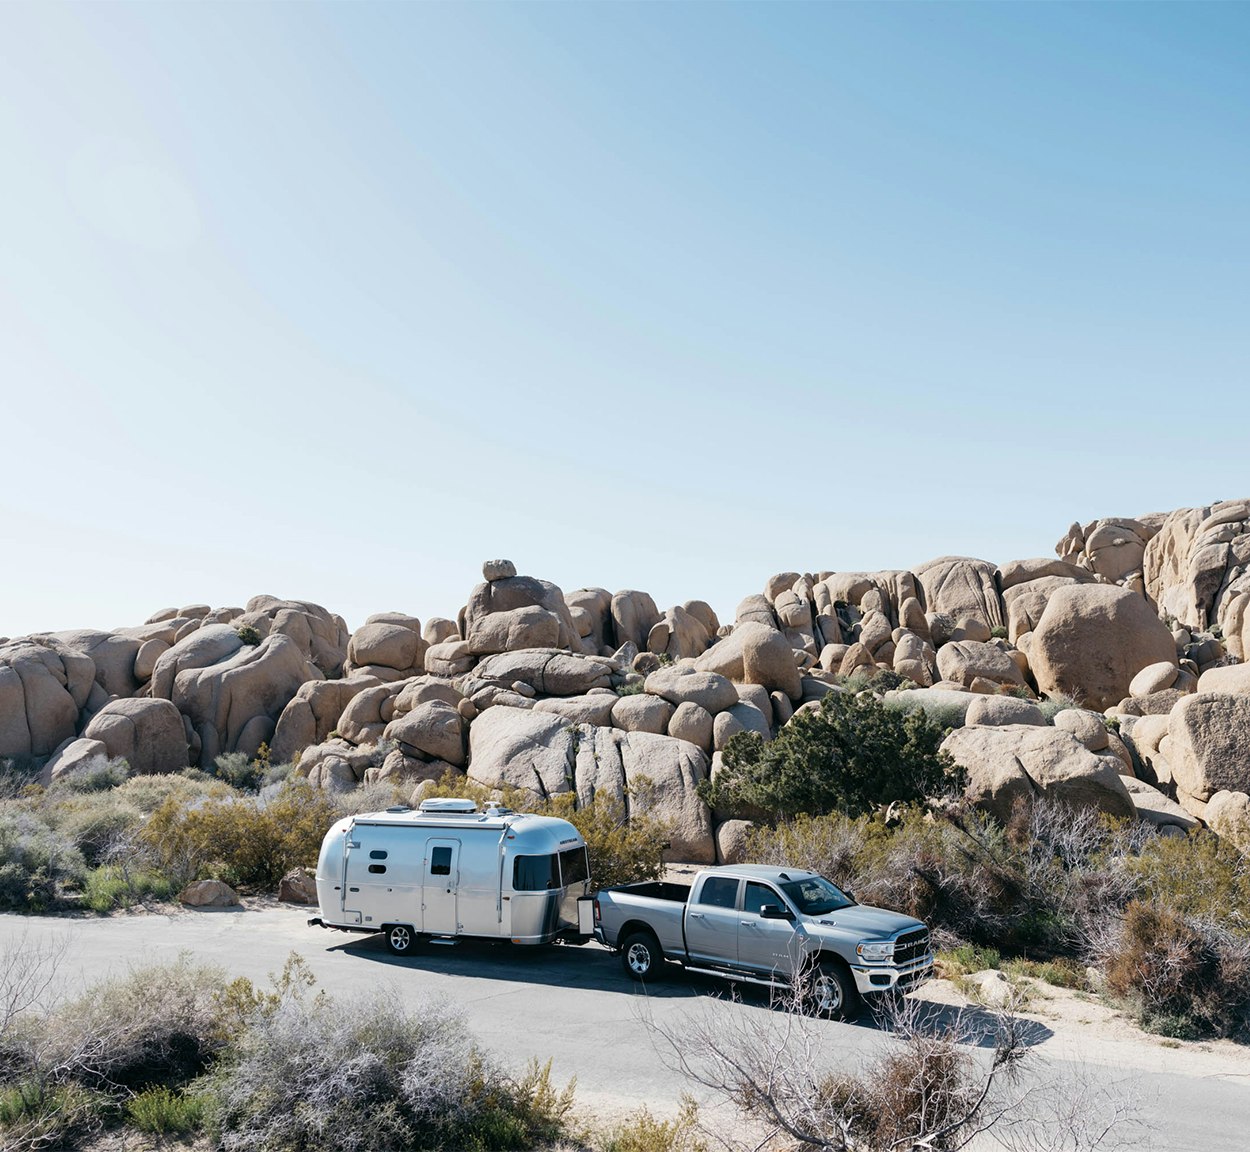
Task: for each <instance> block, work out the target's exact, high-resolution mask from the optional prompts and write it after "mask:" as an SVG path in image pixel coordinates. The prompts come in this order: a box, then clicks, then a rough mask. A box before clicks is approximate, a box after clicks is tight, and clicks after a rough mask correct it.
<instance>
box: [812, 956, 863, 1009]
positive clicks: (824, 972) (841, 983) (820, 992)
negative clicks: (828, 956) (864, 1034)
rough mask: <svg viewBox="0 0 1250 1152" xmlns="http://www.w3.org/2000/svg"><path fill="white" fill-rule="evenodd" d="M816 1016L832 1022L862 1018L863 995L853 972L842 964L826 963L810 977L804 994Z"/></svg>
mask: <svg viewBox="0 0 1250 1152" xmlns="http://www.w3.org/2000/svg"><path fill="white" fill-rule="evenodd" d="M803 995H804V1001H805V1007H806V1009H807V1011H808V1013H809V1014H810V1015H812V1016H823V1017H825V1018H826V1019H829V1020H854V1019H855V1018H856V1017H857V1016H858V1015H859V1009H860V999H859V991H858V990H857V989H856V987H855V979H854V977H852V976H851V971H850V969H849V968H847V966H846V965H845V964H843V963H842V962H841V961H840V960H823V961H821V962H820V963H818V964H815V965H814V966H813V967H812V970H811V972H810V973H808V979H807V987H806V988H805V989H804V992H803Z"/></svg>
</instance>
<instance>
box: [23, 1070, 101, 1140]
mask: <svg viewBox="0 0 1250 1152" xmlns="http://www.w3.org/2000/svg"><path fill="white" fill-rule="evenodd" d="M111 1111H112V1108H111V1102H110V1101H109V1099H108V1097H107V1096H105V1095H104V1094H102V1093H99V1092H93V1091H91V1090H90V1089H87V1088H84V1087H83V1086H82V1085H81V1084H72V1083H71V1084H52V1083H48V1082H46V1081H44V1080H41V1079H29V1080H21V1081H18V1082H15V1083H9V1084H6V1085H4V1086H2V1087H0V1147H2V1148H4V1150H5V1152H41V1150H44V1149H65V1148H73V1147H75V1145H77V1144H78V1143H80V1142H82V1141H84V1140H87V1139H89V1138H90V1137H91V1136H93V1135H94V1134H95V1133H97V1132H98V1131H99V1130H100V1129H101V1128H103V1127H104V1125H105V1124H106V1122H107V1121H108V1118H109V1115H110V1112H111Z"/></svg>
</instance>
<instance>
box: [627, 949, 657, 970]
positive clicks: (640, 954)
mask: <svg viewBox="0 0 1250 1152" xmlns="http://www.w3.org/2000/svg"><path fill="white" fill-rule="evenodd" d="M625 962H626V963H627V964H628V965H629V970H630V971H631V972H633V973H634V974H635V975H636V976H645V975H646V974H647V973H648V972H650V971H651V949H650V948H648V947H647V946H646V945H645V944H631V945H630V946H629V951H628V952H626V953H625Z"/></svg>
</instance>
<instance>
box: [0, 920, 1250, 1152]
mask: <svg viewBox="0 0 1250 1152" xmlns="http://www.w3.org/2000/svg"><path fill="white" fill-rule="evenodd" d="M307 916H308V913H307V912H305V911H303V910H300V909H294V908H289V907H269V908H263V909H248V910H246V911H233V910H230V911H217V912H177V913H175V914H173V915H168V916H167V915H131V916H116V917H111V918H108V919H27V918H23V917H18V916H9V915H5V916H0V952H2V951H3V950H4V949H6V948H9V947H11V946H12V945H13V943H14V942H15V941H17V940H18V939H21V938H22V937H23V936H25V938H26V939H27V940H29V941H32V942H37V941H40V940H47V941H51V942H53V943H54V945H55V947H56V948H57V950H58V952H59V953H60V954H61V956H62V960H61V965H60V968H59V971H58V982H59V984H60V986H61V987H62V988H64V989H65V990H67V991H68V990H71V989H73V988H75V987H81V986H82V985H84V984H86V983H90V982H92V981H95V980H98V979H100V978H101V977H103V976H105V975H108V974H117V973H120V972H124V971H125V970H126V968H127V966H128V965H133V964H136V963H146V962H151V961H161V960H168V959H173V958H174V957H176V956H177V955H178V953H179V952H182V951H184V950H185V951H188V952H190V953H191V954H192V955H193V956H194V957H196V958H197V959H200V960H203V961H206V962H211V963H215V964H219V965H221V966H223V967H224V968H225V969H227V971H228V972H229V973H230V974H231V975H243V976H247V977H249V978H251V979H252V980H254V981H257V982H264V981H266V979H267V977H268V975H269V974H270V973H277V972H278V971H280V970H281V968H282V965H283V963H284V961H285V960H286V958H287V956H288V955H289V954H290V953H291V952H292V951H296V952H298V953H299V954H300V955H301V956H303V957H304V959H305V960H306V961H307V962H308V964H309V966H310V968H311V969H312V971H313V973H314V974H315V975H316V977H317V979H318V982H319V984H320V986H321V987H323V988H325V989H326V990H328V991H329V992H330V993H332V994H335V995H347V994H350V993H352V992H354V991H359V990H361V989H364V988H367V987H371V986H374V985H377V984H381V983H384V984H387V985H389V986H391V987H393V988H395V989H396V990H397V991H398V992H399V993H400V995H401V996H402V997H403V998H404V1000H405V1001H408V1002H411V1003H415V1002H417V1001H419V1000H421V999H423V998H425V997H428V996H431V995H433V996H442V997H446V998H447V999H448V1000H450V1001H453V1002H454V1003H456V1004H457V1005H459V1006H460V1007H461V1008H462V1010H463V1011H464V1012H465V1015H466V1017H467V1022H468V1024H469V1026H470V1027H471V1028H472V1029H473V1031H474V1033H475V1035H476V1036H477V1037H478V1038H479V1040H480V1041H481V1042H482V1044H483V1045H484V1046H485V1047H487V1048H488V1049H491V1050H493V1051H494V1052H496V1053H497V1054H498V1055H499V1056H500V1057H501V1058H502V1059H503V1060H504V1061H505V1062H506V1063H507V1064H509V1065H510V1066H512V1067H516V1068H519V1067H521V1066H522V1065H523V1064H524V1063H525V1061H526V1060H527V1059H528V1058H529V1057H531V1056H536V1057H538V1058H540V1059H542V1060H546V1059H547V1058H549V1057H550V1058H551V1059H552V1061H553V1069H554V1072H555V1074H556V1076H557V1077H558V1078H559V1079H560V1080H561V1081H562V1080H564V1079H567V1078H568V1077H570V1076H573V1075H576V1076H577V1081H578V1098H579V1100H580V1101H581V1102H582V1103H583V1104H588V1105H592V1106H595V1107H597V1108H600V1109H603V1110H607V1111H612V1112H624V1111H627V1110H629V1109H630V1108H633V1107H637V1106H639V1105H642V1104H646V1105H648V1106H650V1107H651V1108H652V1109H653V1110H654V1111H660V1112H667V1111H670V1110H671V1109H672V1108H673V1107H674V1106H675V1104H676V1102H677V1099H678V1097H679V1094H680V1093H681V1091H682V1090H683V1089H684V1088H686V1087H688V1085H687V1084H685V1083H684V1082H683V1081H682V1079H681V1077H680V1076H679V1075H677V1074H676V1073H674V1072H673V1071H672V1070H671V1068H669V1067H667V1066H666V1063H665V1060H664V1058H663V1053H662V1052H661V1051H660V1050H659V1049H658V1048H657V1046H656V1041H655V1039H654V1033H653V1031H652V1029H651V1028H650V1027H649V1026H648V1024H647V1022H646V1017H647V1016H650V1017H651V1018H652V1019H653V1020H654V1021H656V1022H658V1023H659V1024H661V1025H665V1026H670V1027H675V1026H677V1025H679V1024H680V1023H681V1021H682V1020H683V1019H686V1018H689V1016H690V1015H691V1014H692V1013H702V1012H706V1011H708V1010H709V1009H711V1010H715V1011H727V1012H735V1013H741V1014H743V1015H744V1017H746V1018H748V1019H756V1020H758V1019H760V1018H762V1017H763V1016H764V1015H765V1014H768V1013H769V1012H770V1011H771V1010H770V1008H769V1006H768V1003H767V999H766V997H763V996H759V995H752V994H751V993H750V992H748V993H747V994H746V995H745V997H744V1000H743V1002H742V1003H741V1004H738V1005H721V1004H719V1003H716V1002H715V998H716V997H719V996H722V995H723V993H724V991H725V987H724V985H723V984H722V983H721V982H720V981H716V980H712V979H710V978H703V977H698V976H692V975H688V974H686V973H683V972H680V971H674V972H673V973H672V974H670V975H668V976H667V977H666V978H665V979H664V980H663V981H662V982H657V983H655V984H653V985H651V986H650V987H649V988H648V990H647V992H646V993H645V995H644V994H643V993H642V992H641V991H640V989H639V987H638V986H637V985H635V984H634V983H633V982H631V981H629V980H627V979H626V978H625V976H624V975H623V973H622V972H621V970H620V965H619V961H618V960H617V958H616V957H615V956H613V955H612V954H611V953H609V952H607V951H605V950H604V949H602V948H600V947H599V946H598V945H594V944H591V945H586V946H584V947H581V948H575V947H551V948H540V949H522V948H513V947H511V946H509V945H506V944H490V943H482V942H476V941H464V942H461V943H460V944H457V945H455V946H452V947H448V946H434V945H426V946H424V948H423V950H422V951H421V952H420V953H418V954H417V955H415V956H412V957H406V958H403V959H400V958H397V957H394V956H392V955H391V954H390V953H389V952H388V951H387V950H386V948H385V946H384V945H383V943H382V941H381V939H380V938H378V937H375V936H353V935H345V934H341V933H336V932H329V931H326V930H324V929H319V928H309V927H307V925H306V923H305V921H306V919H307ZM933 1010H934V1011H941V1010H942V1009H940V1008H937V1007H935V1008H934V1009H933ZM821 1028H822V1029H823V1030H824V1035H823V1036H822V1042H823V1043H825V1044H826V1045H827V1047H828V1050H829V1051H831V1052H832V1053H834V1054H836V1055H837V1057H838V1058H839V1059H846V1060H848V1061H858V1060H859V1059H861V1058H862V1057H864V1056H865V1055H867V1054H868V1053H870V1052H871V1051H872V1050H873V1049H874V1048H876V1047H877V1046H879V1045H881V1044H882V1043H884V1042H885V1041H884V1040H883V1037H882V1034H881V1032H880V1031H879V1030H878V1029H877V1028H876V1027H875V1026H874V1025H873V1024H872V1023H871V1021H868V1022H861V1023H858V1024H853V1025H848V1024H835V1023H825V1024H822V1025H821ZM1030 1039H1031V1041H1032V1042H1033V1043H1034V1044H1035V1045H1036V1053H1037V1055H1038V1056H1039V1059H1038V1060H1037V1061H1035V1064H1036V1067H1037V1069H1038V1070H1039V1074H1042V1075H1046V1076H1051V1075H1063V1074H1070V1075H1075V1076H1078V1077H1079V1078H1081V1079H1083V1080H1086V1081H1095V1082H1102V1083H1108V1084H1110V1083H1113V1082H1130V1083H1131V1085H1132V1087H1133V1089H1134V1090H1135V1095H1136V1097H1137V1099H1138V1102H1139V1107H1140V1119H1141V1121H1142V1123H1141V1127H1140V1130H1139V1131H1138V1134H1137V1136H1136V1137H1135V1139H1137V1140H1139V1142H1140V1146H1142V1147H1154V1148H1157V1149H1161V1150H1166V1152H1190V1150H1192V1152H1199V1150H1202V1152H1245V1149H1246V1148H1247V1147H1250V1137H1248V1136H1247V1133H1248V1132H1250V1082H1247V1079H1246V1078H1245V1077H1238V1076H1236V1075H1235V1074H1234V1075H1229V1072H1228V1068H1227V1067H1226V1066H1217V1065H1212V1066H1211V1067H1212V1068H1215V1069H1216V1074H1214V1075H1204V1076H1192V1075H1181V1074H1178V1073H1176V1072H1174V1071H1172V1070H1170V1069H1169V1068H1168V1067H1167V1063H1166V1062H1167V1060H1168V1059H1169V1056H1168V1053H1167V1051H1166V1050H1164V1049H1156V1050H1154V1051H1153V1052H1151V1053H1149V1059H1147V1060H1142V1061H1135V1063H1136V1065H1137V1066H1135V1067H1126V1066H1124V1064H1123V1063H1122V1062H1120V1061H1119V1058H1118V1057H1117V1058H1116V1060H1117V1062H1118V1063H1119V1066H1118V1067H1117V1066H1108V1065H1107V1064H1106V1063H1092V1064H1084V1063H1083V1064H1082V1065H1081V1066H1080V1067H1079V1068H1078V1067H1074V1066H1072V1065H1071V1062H1070V1060H1071V1057H1073V1056H1081V1057H1082V1058H1086V1057H1089V1056H1090V1053H1088V1052H1086V1053H1082V1052H1079V1051H1077V1050H1075V1049H1073V1047H1072V1046H1071V1045H1070V1044H1068V1045H1066V1046H1065V1045H1064V1044H1061V1043H1060V1042H1059V1040H1058V1038H1056V1037H1054V1036H1053V1034H1052V1033H1051V1031H1050V1029H1049V1028H1047V1027H1046V1026H1045V1025H1044V1024H1040V1023H1039V1024H1036V1025H1033V1026H1032V1031H1031V1035H1030ZM1093 1059H1094V1060H1095V1061H1098V1060H1103V1061H1105V1060H1106V1059H1107V1057H1106V1055H1105V1052H1104V1053H1102V1054H1098V1053H1095V1054H1094V1055H1093Z"/></svg>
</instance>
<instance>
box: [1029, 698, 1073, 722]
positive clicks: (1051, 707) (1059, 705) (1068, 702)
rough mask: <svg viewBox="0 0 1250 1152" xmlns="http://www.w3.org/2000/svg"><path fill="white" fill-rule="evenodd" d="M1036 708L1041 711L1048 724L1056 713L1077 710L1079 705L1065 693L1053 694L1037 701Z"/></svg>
mask: <svg viewBox="0 0 1250 1152" xmlns="http://www.w3.org/2000/svg"><path fill="white" fill-rule="evenodd" d="M1037 706H1038V708H1040V709H1041V712H1042V716H1043V718H1044V719H1045V721H1046V723H1047V724H1050V723H1052V722H1053V721H1054V719H1055V715H1056V714H1057V713H1059V712H1066V711H1067V710H1068V709H1069V708H1079V707H1080V706H1081V705H1080V702H1079V701H1078V700H1077V699H1076V698H1075V697H1073V696H1069V695H1068V694H1067V693H1066V692H1055V693H1053V694H1051V695H1049V696H1046V697H1044V698H1043V699H1041V700H1039V701H1038V702H1037Z"/></svg>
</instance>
